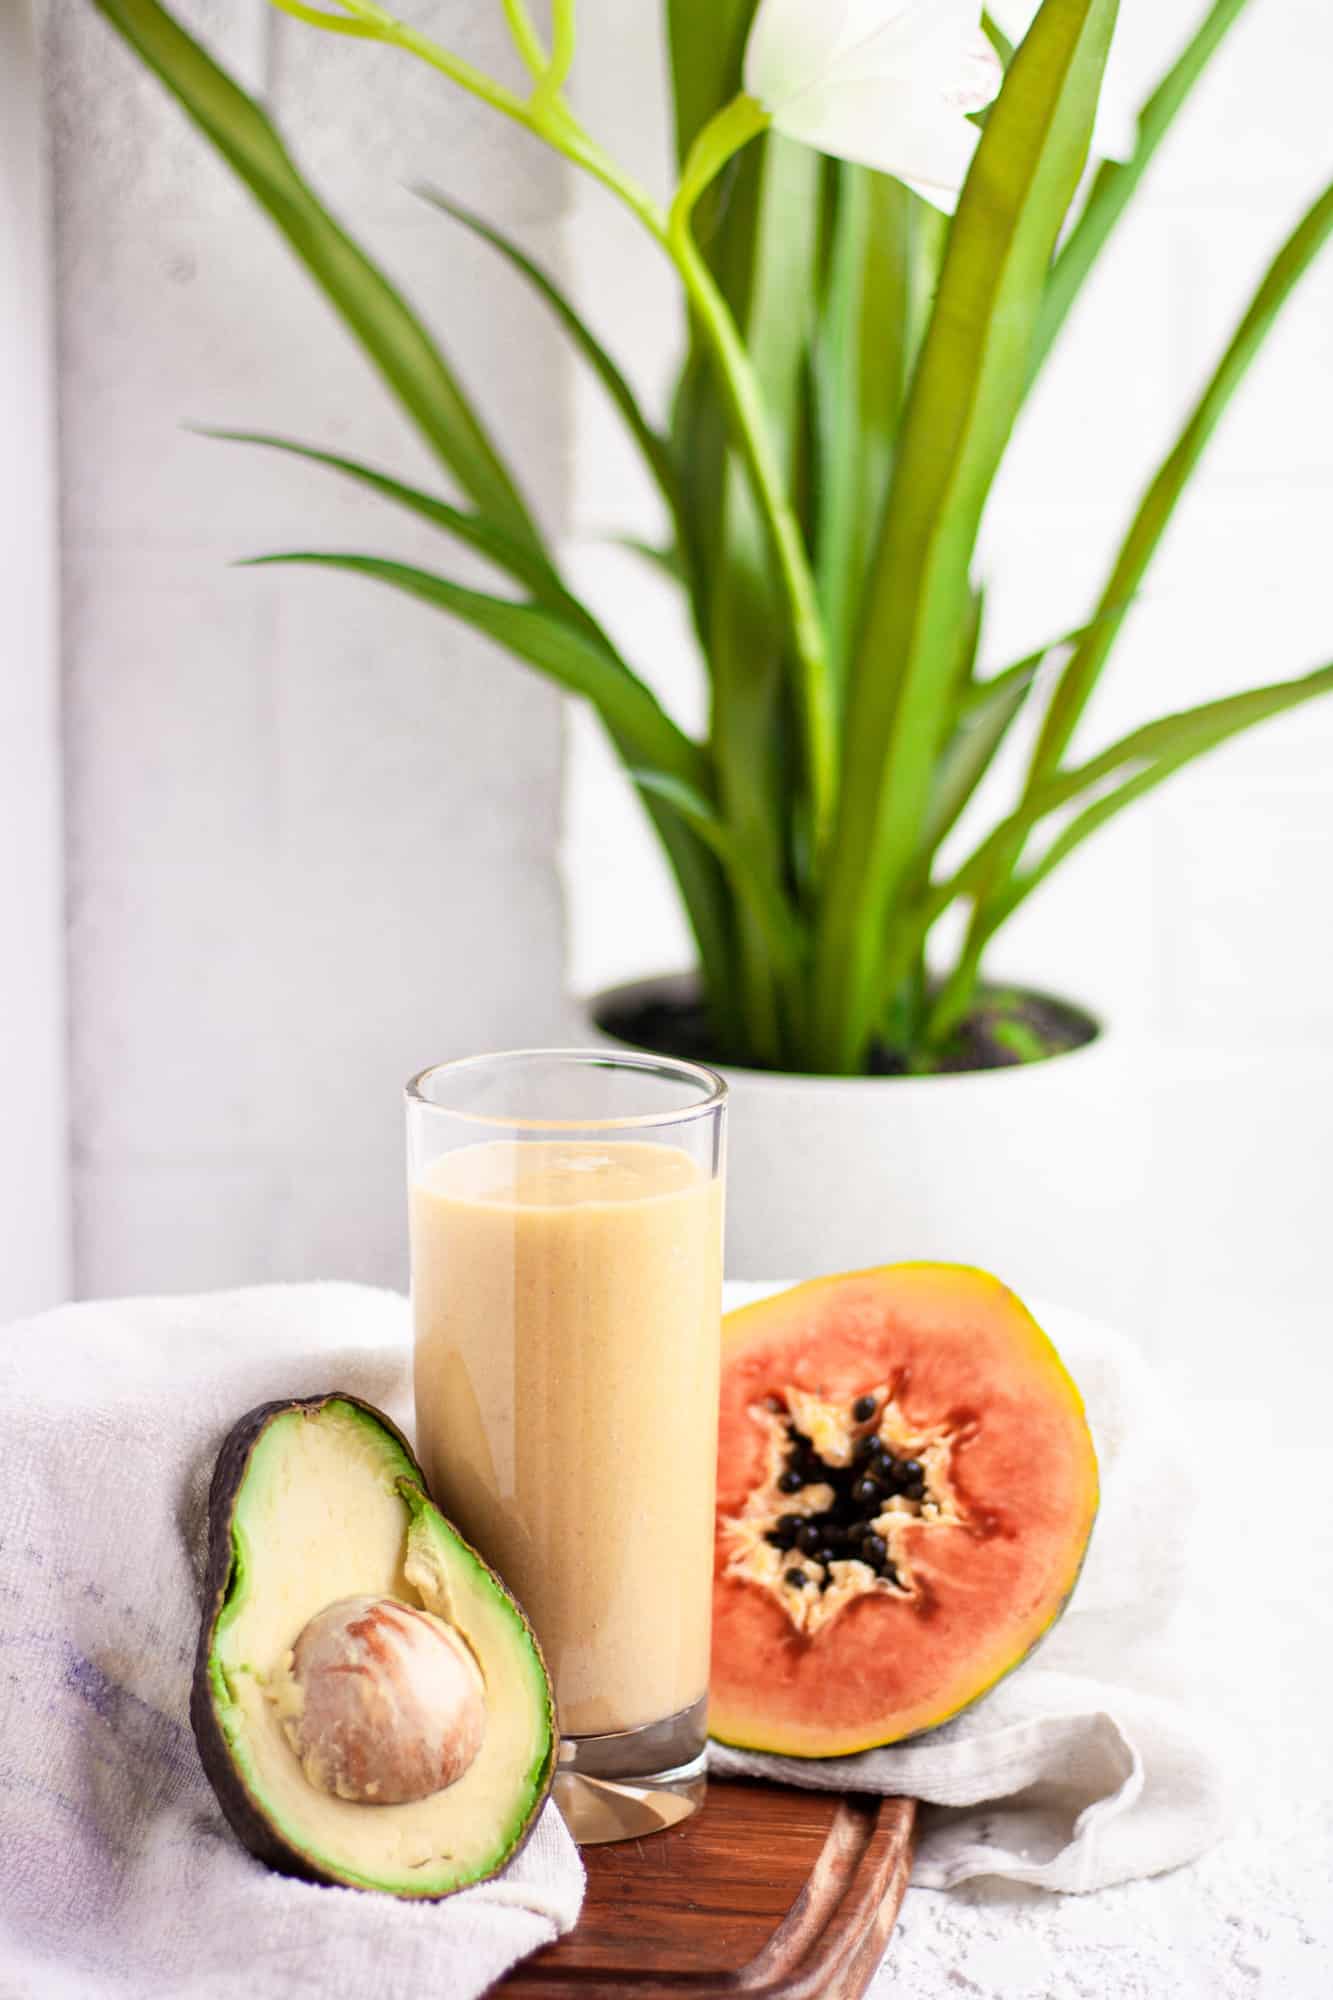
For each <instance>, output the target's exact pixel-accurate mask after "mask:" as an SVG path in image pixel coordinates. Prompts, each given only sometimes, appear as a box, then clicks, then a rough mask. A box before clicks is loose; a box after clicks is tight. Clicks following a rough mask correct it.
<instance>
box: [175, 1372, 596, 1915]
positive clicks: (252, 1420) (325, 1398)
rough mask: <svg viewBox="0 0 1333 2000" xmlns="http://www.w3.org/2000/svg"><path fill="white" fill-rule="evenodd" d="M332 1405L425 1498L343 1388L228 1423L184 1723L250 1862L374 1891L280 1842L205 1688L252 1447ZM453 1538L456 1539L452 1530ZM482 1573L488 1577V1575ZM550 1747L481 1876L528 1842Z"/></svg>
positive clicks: (414, 1467) (544, 1787)
mask: <svg viewBox="0 0 1333 2000" xmlns="http://www.w3.org/2000/svg"><path fill="white" fill-rule="evenodd" d="M334 1403H337V1404H342V1405H347V1406H349V1407H350V1409H351V1410H352V1411H355V1412H358V1413H360V1414H361V1415H362V1416H364V1417H365V1418H366V1419H368V1420H369V1421H370V1422H372V1423H373V1424H375V1425H378V1426H379V1427H380V1429H381V1430H382V1431H383V1432H385V1433H387V1435H388V1437H389V1438H390V1439H392V1440H393V1443H394V1444H395V1445H396V1446H397V1447H398V1449H399V1451H401V1453H402V1456H403V1458H404V1459H405V1460H406V1461H407V1465H408V1466H409V1467H410V1469H411V1477H410V1479H404V1481H403V1486H404V1488H405V1496H404V1497H407V1495H409V1494H411V1495H412V1496H413V1497H414V1498H416V1499H418V1500H420V1499H426V1500H428V1499H429V1495H428V1491H427V1487H426V1481H425V1475H424V1473H423V1472H422V1470H421V1467H420V1465H419V1464H418V1462H417V1459H416V1456H415V1454H414V1453H413V1451H412V1449H411V1447H410V1445H409V1444H408V1442H407V1440H406V1438H405V1437H404V1436H403V1434H402V1432H401V1431H400V1430H399V1429H398V1427H397V1426H396V1425H395V1424H393V1423H392V1422H391V1421H390V1420H389V1418H388V1417H386V1416H385V1415H384V1414H383V1412H382V1411H380V1410H377V1409H375V1408H374V1407H373V1405H371V1404H369V1403H367V1402H365V1401H363V1399H362V1398H360V1397H358V1396H353V1395H351V1394H350V1393H348V1392H347V1391H345V1390H330V1391H329V1392H328V1393H327V1394H325V1395H321V1396H307V1397H294V1398H290V1399H283V1400H278V1401H274V1402H269V1403H261V1404H259V1405H258V1407H257V1408H255V1409H253V1410H250V1411H248V1412H247V1413H246V1415H245V1416H243V1417H242V1418H240V1420H239V1421H238V1422H237V1423H236V1424H235V1425H233V1427H232V1429H231V1431H230V1432H229V1433H228V1435H227V1437H226V1440H225V1442H224V1443H223V1445H222V1448H221V1450H220V1451H219V1453H218V1457H217V1462H216V1464H215V1466H214V1469H213V1477H212V1481H211V1483H210V1487H209V1495H208V1561H207V1568H206V1571H205V1577H204V1587H203V1607H202V1616H201V1619H200V1627H199V1642H198V1646H197V1648H196V1651H195V1659H194V1668H193V1675H192V1681H191V1691H190V1723H191V1726H192V1728H193V1731H194V1738H195V1742H196V1744H197V1746H198V1750H199V1760H200V1763H201V1764H202V1766H203V1769H204V1773H205V1775H206V1777H207V1778H208V1781H209V1783H210V1785H211V1786H212V1788H213V1791H214V1793H215V1795H216V1797H217V1800H218V1804H219V1805H220V1806H221V1808H222V1811H223V1814H224V1816H225V1818H226V1820H227V1822H228V1824H229V1825H230V1827H231V1828H232V1831H233V1832H234V1833H235V1834H236V1836H237V1838H238V1839H239V1840H240V1841H241V1843H242V1845H243V1846H245V1847H246V1848H248V1849H249V1851H250V1853H251V1854H253V1855H254V1856H255V1857H256V1859H257V1860H260V1861H262V1862H264V1863H265V1864H266V1865H267V1866H268V1867H270V1868H273V1869H275V1870H277V1871H278V1872H279V1873H281V1874H284V1875H292V1876H297V1877H299V1878H301V1879H303V1880H305V1881H309V1882H321V1883H331V1884H335V1885H339V1886H344V1887H346V1886H351V1887H375V1886H378V1885H376V1884H368V1883H365V1882H360V1881H357V1880H356V1879H355V1877H349V1875H346V1874H342V1873H337V1872H334V1871H332V1870H331V1869H327V1868H324V1867H322V1866H321V1865H320V1864H319V1862H318V1861H317V1860H316V1859H314V1858H313V1857H311V1856H310V1855H308V1854H306V1853H304V1852H303V1851H302V1849H301V1848H300V1847H298V1846H296V1845H294V1844H293V1843H292V1842H291V1841H289V1840H287V1839H284V1838H283V1837H282V1835H281V1834H280V1833H279V1831H278V1829H277V1828H276V1827H275V1826H274V1825H273V1823H272V1821H271V1819H270V1817H269V1815H268V1814H267V1813H266V1811H265V1810H264V1808H263V1805H262V1802H261V1801H260V1800H259V1799H257V1798H256V1797H254V1796H252V1794H251V1792H250V1790H249V1788H248V1787H247V1785H246V1784H245V1782H244V1780H243V1778H242V1776H241V1773H240V1771H239V1770H238V1769H237V1766H236V1762H235V1760H234V1758H233V1755H232V1751H231V1748H230V1746H229V1743H228V1740H227V1737H226V1735H225V1734H224V1731H223V1729H222V1726H221V1723H220V1721H219V1718H218V1714H217V1710H216V1708H215V1705H214V1693H213V1684H212V1681H211V1678H210V1657H211V1653H212V1648H213V1645H214V1640H215V1634H216V1629H217V1624H218V1620H219V1617H220V1615H221V1613H222V1611H223V1609H224V1607H225V1606H226V1604H227V1600H228V1594H229V1590H230V1588H231V1584H232V1572H233V1561H234V1544H233V1526H234V1522H235V1517H236V1510H237V1506H238V1503H239V1501H240V1498H241V1495H242V1492H243V1490H244V1487H245V1481H246V1475H247V1472H248V1470H249V1468H250V1464H251V1460H252V1458H253V1455H254V1452H255V1449H256V1447H257V1446H258V1444H259V1442H260V1440H261V1439H262V1438H263V1437H264V1434H265V1432H266V1431H267V1430H268V1429H269V1426H270V1425H271V1424H272V1423H273V1422H274V1421H275V1420H276V1419H278V1418H280V1417H286V1416H292V1415H300V1416H314V1415H316V1414H317V1413H320V1412H322V1411H324V1410H325V1409H326V1408H327V1406H328V1405H330V1404H334ZM413 1489H416V1491H415V1492H414V1491H413ZM454 1532H455V1533H456V1531H454ZM459 1540H460V1541H461V1538H459ZM467 1553H468V1554H469V1556H471V1557H472V1558H473V1560H475V1561H476V1562H477V1563H478V1564H479V1565H480V1566H481V1567H482V1568H485V1565H484V1563H482V1559H481V1558H480V1557H478V1556H476V1554H475V1551H472V1550H470V1549H469V1550H468V1551H467ZM488 1574H490V1573H489V1572H488ZM493 1581H494V1582H495V1584H496V1588H497V1589H498V1590H500V1591H501V1592H502V1593H503V1595H504V1596H505V1598H506V1599H507V1600H508V1602H509V1604H510V1606H511V1607H512V1609H513V1612H514V1615H515V1617H516V1618H517V1619H518V1621H519V1622H520V1623H521V1625H522V1627H523V1629H524V1631H525V1632H526V1634H527V1636H528V1638H529V1639H530V1641H531V1644H532V1647H533V1650H534V1652H536V1653H537V1658H538V1660H539V1661H540V1652H539V1650H538V1649H537V1645H536V1640H535V1637H533V1635H532V1632H531V1627H530V1626H529V1625H528V1623H527V1620H526V1618H524V1617H523V1614H522V1612H521V1610H520V1609H519V1608H518V1607H517V1605H515V1604H514V1602H513V1599H512V1597H511V1596H510V1594H509V1593H508V1592H507V1591H504V1587H503V1585H502V1584H500V1582H499V1580H498V1579H496V1578H493ZM543 1671H544V1670H543ZM548 1687H549V1683H548ZM556 1748H557V1744H556V1740H555V1737H554V1733H553V1732H552V1737H551V1745H550V1754H549V1756H548V1757H547V1758H546V1761H545V1769H544V1772H543V1773H542V1774H541V1775H540V1777H539V1780H538V1782H537V1784H536V1786H535V1788H534V1791H533V1795H532V1804H531V1809H530V1811H529V1812H528V1814H527V1817H526V1820H525V1822H524V1824H523V1826H522V1828H521V1832H520V1833H519V1835H518V1837H517V1838H515V1839H513V1840H512V1842H511V1843H510V1844H508V1845H507V1846H506V1847H505V1849H504V1851H503V1852H502V1853H501V1854H500V1855H499V1856H498V1857H497V1859H496V1863H495V1867H494V1868H488V1869H487V1870H486V1871H485V1872H486V1873H488V1874H489V1873H494V1872H496V1869H498V1868H499V1867H501V1866H504V1865H507V1863H508V1862H509V1861H510V1860H512V1859H513V1856H514V1855H515V1854H517V1853H518V1852H519V1851H520V1849H521V1848H522V1847H523V1846H524V1845H525V1843H526V1841H527V1840H528V1838H529V1837H530V1835H531V1832H532V1829H533V1828H534V1827H535V1825H536V1823H537V1820H538V1819H539V1817H540V1813H541V1808H542V1806H543V1804H544V1803H545V1800H546V1797H547V1794H548V1793H549V1791H550V1788H551V1783H552V1779H553V1777H554V1770H555V1763H556ZM363 1809H364V1810H365V1811H367V1812H369V1813H376V1812H379V1811H382V1810H384V1808H382V1807H377V1806H373V1805H370V1806H366V1807H365V1808H363ZM471 1879H472V1880H481V1879H484V1875H478V1876H474V1877H472V1878H471ZM454 1886H457V1887H462V1886H467V1885H466V1884H463V1883H459V1884H456V1885H454ZM453 1892H454V1891H453V1887H446V1888H441V1889H440V1890H438V1891H434V1892H432V1891H420V1892H417V1891H413V1894H414V1895H418V1894H419V1895H420V1898H421V1899H422V1900H439V1899H440V1898H441V1897H443V1896H447V1895H450V1894H452V1893H453Z"/></svg>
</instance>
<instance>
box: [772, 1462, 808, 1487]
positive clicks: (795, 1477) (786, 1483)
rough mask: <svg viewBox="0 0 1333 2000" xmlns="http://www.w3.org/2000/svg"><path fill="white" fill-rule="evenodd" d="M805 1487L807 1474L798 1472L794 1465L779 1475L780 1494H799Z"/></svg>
mask: <svg viewBox="0 0 1333 2000" xmlns="http://www.w3.org/2000/svg"><path fill="white" fill-rule="evenodd" d="M804 1485H805V1474H804V1473H803V1472H798V1471H797V1470H796V1467H795V1466H794V1465H789V1466H788V1467H787V1470H786V1471H785V1472H780V1473H779V1474H778V1492H779V1493H799V1492H800V1490H801V1488H802V1487H803V1486H804Z"/></svg>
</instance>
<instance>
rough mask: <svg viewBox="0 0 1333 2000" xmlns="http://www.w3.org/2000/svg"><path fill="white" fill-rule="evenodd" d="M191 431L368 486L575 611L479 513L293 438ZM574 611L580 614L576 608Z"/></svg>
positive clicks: (541, 565)
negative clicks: (305, 463)
mask: <svg viewBox="0 0 1333 2000" xmlns="http://www.w3.org/2000/svg"><path fill="white" fill-rule="evenodd" d="M192 428H193V429H194V430H195V431H196V432H197V434H198V435H199V436H200V437H208V438H219V439H221V440H222V441H223V442H225V443H228V444H257V445H263V446H264V447H265V448H266V449H268V450H270V451H281V452H286V453H288V454H289V455H290V456H292V457H294V458H302V459H305V460H307V461H308V462H309V463H310V464H312V465H323V466H327V467H328V468H329V469H330V470H331V471H333V472H340V473H342V474H343V476H344V477H345V478H347V479H351V480H354V481H356V483H357V484H358V485H361V486H368V487H369V488H370V489H371V490H372V492H375V493H379V494H382V495H383V497H384V498H385V499H386V500H392V501H393V502H394V504H395V505H396V506H399V507H405V508H406V509H407V510H408V512H409V513H412V514H417V515H419V516H420V518H421V519H422V520H424V521H429V522H430V524H431V526H432V527H435V528H439V529H441V530H442V531H443V532H444V533H445V534H446V535H452V536H453V537H454V538H455V540H457V541H460V542H465V543H466V544H467V545H468V547H469V548H472V549H475V550H476V552H477V554H478V555H482V556H485V557H486V559H487V561H488V562H492V563H494V564H495V565H496V567H497V568H499V569H502V570H505V571H506V572H507V573H508V574H509V575H510V576H512V577H514V578H515V580H516V581H517V582H519V583H521V584H523V585H525V586H526V588H527V589H528V590H530V591H531V592H532V594H533V596H534V597H535V598H537V599H538V601H539V602H540V603H544V604H550V605H552V606H558V607H560V608H561V609H564V610H566V611H568V610H570V609H572V608H574V607H575V606H576V600H575V599H574V598H572V597H571V596H570V595H569V593H568V591H566V589H565V587H564V585H563V584H562V583H561V581H560V578H559V576H558V575H557V573H556V571H555V570H554V569H553V568H552V567H551V564H550V563H549V562H548V561H547V559H546V557H545V556H544V555H543V554H542V553H541V551H540V550H538V549H534V548H533V546H532V544H531V543H530V542H520V541H516V540H515V539H514V537H513V536H512V535H509V534H507V533H506V532H505V530H504V529H503V528H497V527H496V526H495V524H494V523H493V522H491V521H488V520H486V519H485V518H484V517H483V516H482V515H480V514H468V513H464V512H463V511H462V510H461V509H460V508H458V507H453V506H450V504H449V502H448V501H447V500H440V499H437V498H436V496H435V495H434V494H432V493H423V492H422V491H421V489H420V487H417V486H407V485H405V484H404V483H403V481H402V480H400V479H395V478H393V477H392V475H391V474H389V473H387V472H379V471H377V470H376V468H375V467H374V466H370V465H363V464H361V462H360V461H359V460H358V459H354V458H343V457H341V456H340V455H339V454H338V453H337V452H331V451H320V450H319V449H318V448H317V447H316V446H314V445H308V444H298V443H297V442H296V441H295V440H294V439H292V438H284V437H276V436H274V435H273V433H272V432H270V431H233V430H220V429H217V428H215V427H214V426H212V425H209V424H197V425H194V426H192ZM577 608H578V609H579V610H582V607H581V606H579V607H577ZM584 615H585V616H586V614H584Z"/></svg>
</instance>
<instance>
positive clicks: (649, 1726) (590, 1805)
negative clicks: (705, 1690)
mask: <svg viewBox="0 0 1333 2000" xmlns="http://www.w3.org/2000/svg"><path fill="white" fill-rule="evenodd" d="M707 1729H708V1697H707V1696H706V1695H704V1696H701V1697H700V1699H699V1700H698V1701H696V1702H695V1703H694V1704H693V1705H692V1707H690V1708H682V1709H681V1710H680V1711H679V1713H678V1714H676V1715H669V1716H667V1718H666V1720H665V1721H664V1722H645V1723H644V1724H643V1726H642V1727H641V1728H639V1729H625V1730H620V1731H618V1732H617V1733H615V1734H614V1735H608V1736H566V1737H564V1738H563V1739H562V1741H561V1744H560V1762H559V1765H558V1766H557V1769H556V1774H555V1785H554V1787H553V1795H554V1798H555V1802H556V1804H557V1805H558V1806H559V1808H560V1810H561V1812H562V1813H563V1814H564V1818H565V1824H566V1826H568V1828H569V1830H570V1832H571V1833H572V1834H573V1836H574V1838H575V1840H577V1841H578V1843H579V1845H580V1847H596V1846H599V1845H600V1844H601V1843H602V1842H604V1841H608V1840H638V1839H641V1838H642V1837H643V1835H644V1834H648V1833H663V1832H665V1830H666V1828H667V1827H669V1826H677V1825H679V1823H680V1821H681V1820H683V1819H688V1818H689V1816H690V1814H691V1813H693V1812H697V1811H698V1810H699V1808H700V1806H701V1805H702V1804H703V1802H704V1793H705V1791H706V1790H707V1780H706V1778H705V1775H704V1767H705V1744H706V1741H707Z"/></svg>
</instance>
